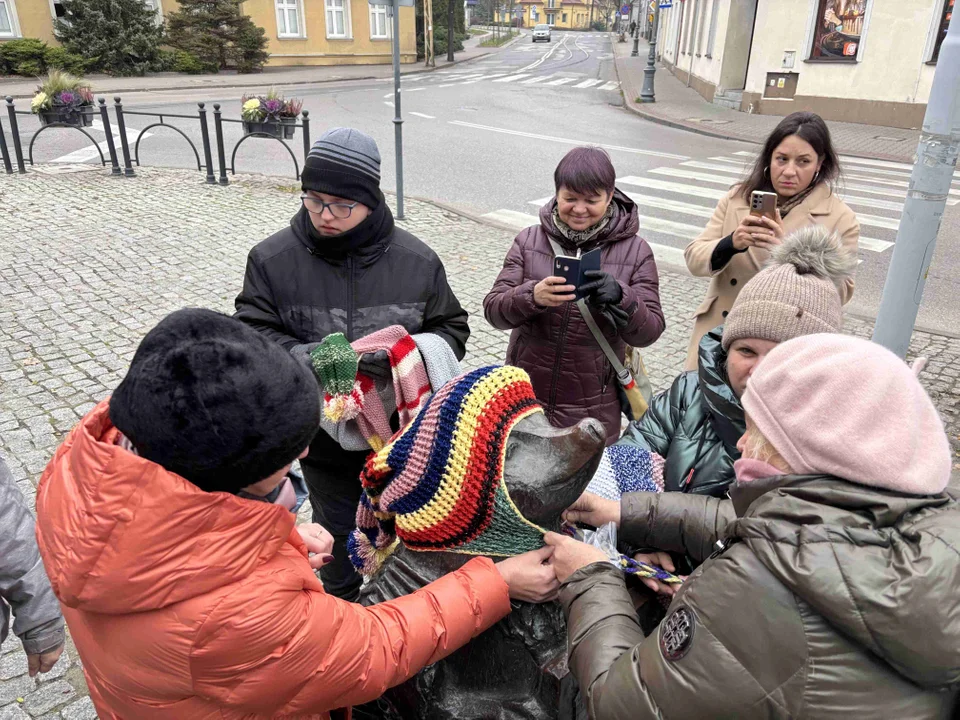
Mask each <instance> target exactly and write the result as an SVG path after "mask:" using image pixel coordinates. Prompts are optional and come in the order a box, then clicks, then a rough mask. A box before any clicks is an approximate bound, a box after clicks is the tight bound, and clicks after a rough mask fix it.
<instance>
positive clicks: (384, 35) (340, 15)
mask: <svg viewBox="0 0 960 720" xmlns="http://www.w3.org/2000/svg"><path fill="white" fill-rule="evenodd" d="M144 1H145V2H146V3H147V5H149V6H150V7H153V8H154V9H156V11H157V13H159V14H166V13H169V12H173V11H175V10H176V9H177V3H176V0H144ZM240 7H241V8H242V9H243V12H245V13H246V14H247V15H249V16H250V17H251V19H252V20H253V21H254V22H255V23H256V24H257V25H259V26H260V27H262V28H263V29H264V30H266V32H267V38H268V39H269V41H270V43H269V45H268V46H267V51H268V52H269V53H270V59H269V60H268V61H267V64H268V65H272V66H279V65H371V64H378V63H390V62H391V43H390V38H391V35H392V33H393V24H392V18H390V17H389V15H388V13H387V6H386V5H371V4H370V3H369V2H367V0H245V2H243V3H242V4H241V6H240ZM62 15H63V6H62V5H61V3H60V2H59V0H0V41H3V40H10V39H13V38H39V39H41V40H43V41H45V42H48V43H50V44H51V45H56V44H57V41H56V39H55V38H54V36H53V19H54V18H55V17H60V16H62ZM416 43H417V40H416V20H415V18H414V9H413V8H412V7H403V8H400V61H401V62H404V63H412V62H416V60H417V45H416Z"/></svg>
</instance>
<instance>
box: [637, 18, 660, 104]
mask: <svg viewBox="0 0 960 720" xmlns="http://www.w3.org/2000/svg"><path fill="white" fill-rule="evenodd" d="M659 30H660V2H659V0H658V1H657V7H656V10H654V11H653V29H652V30H651V31H650V52H649V53H647V66H646V67H645V68H644V69H643V89H641V90H640V102H644V103H652V102H656V101H657V94H656V91H655V90H654V82H653V76H654V74H655V73H656V72H657V66H656V63H657V35H658V34H659Z"/></svg>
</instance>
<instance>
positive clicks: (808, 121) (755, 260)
mask: <svg viewBox="0 0 960 720" xmlns="http://www.w3.org/2000/svg"><path fill="white" fill-rule="evenodd" d="M839 173H840V164H839V160H838V159H837V155H836V153H835V152H834V150H833V143H832V142H831V140H830V131H829V130H827V125H826V123H824V122H823V120H822V119H821V118H820V116H819V115H815V114H813V113H807V112H798V113H793V114H792V115H789V116H787V117H785V118H784V119H783V120H782V121H781V122H780V124H779V125H777V127H776V128H775V129H774V131H773V132H772V133H771V134H770V136H769V137H768V138H767V141H766V143H764V146H763V150H762V151H761V153H760V154H759V155H758V156H757V160H756V162H755V163H754V166H753V170H752V171H751V173H750V176H749V177H748V178H747V179H746V180H745V181H744V182H742V183H740V184H738V185H736V186H734V188H733V189H731V190H730V192H729V193H727V195H726V197H724V198H722V199H721V200H720V202H719V203H718V204H717V209H716V210H715V211H714V213H713V217H712V218H710V222H709V223H707V227H706V228H705V229H704V231H703V232H702V233H701V234H700V236H699V237H698V238H697V239H696V240H694V241H693V242H691V243H690V244H689V245H687V247H686V250H684V257H685V258H686V261H687V267H688V268H689V269H690V272H691V273H692V274H693V275H696V276H698V277H710V278H711V280H710V287H709V288H708V290H707V296H706V298H705V299H704V301H703V302H702V303H701V304H700V307H698V308H697V310H696V312H695V313H694V319H695V324H694V327H693V336H692V337H691V338H690V346H689V348H688V350H687V362H686V367H685V369H686V370H695V369H696V368H697V349H698V346H699V345H700V339H701V338H702V337H703V336H704V335H705V334H706V333H707V332H709V331H710V330H712V329H713V328H715V327H717V326H718V325H722V324H723V322H724V320H725V319H726V317H727V313H728V312H729V311H730V308H731V307H732V306H733V301H734V300H736V299H737V293H739V292H740V288H742V287H743V285H744V284H745V283H746V282H747V281H748V280H749V279H750V278H752V277H753V276H754V275H756V274H757V273H758V272H759V271H760V270H761V269H762V268H763V266H764V264H765V263H766V261H767V258H768V257H769V256H770V248H772V247H773V246H774V245H779V244H780V243H781V242H782V241H783V238H784V237H785V236H786V235H788V234H790V233H791V232H793V231H794V230H798V229H800V228H802V227H804V226H807V225H812V224H816V225H823V226H824V227H826V228H828V229H830V230H833V231H835V232H836V233H837V234H839V235H840V237H841V239H842V241H843V244H844V246H845V247H847V248H848V249H849V250H850V251H851V252H853V253H854V254H855V253H856V251H857V241H858V239H859V237H860V224H859V223H858V222H857V217H856V215H855V214H854V212H853V210H851V209H850V208H849V207H847V205H846V204H845V203H844V202H843V201H842V200H841V199H840V198H838V197H837V196H836V195H834V194H833V190H832V189H831V183H832V182H833V181H834V180H835V179H836V178H837V176H838V175H839ZM755 190H760V191H765V192H775V193H777V220H776V221H774V220H770V219H768V218H764V217H756V216H753V215H751V214H750V195H751V193H753V192H754V191H755ZM840 296H841V299H842V302H843V303H844V304H846V303H847V302H848V301H849V300H850V298H851V297H852V296H853V278H852V277H851V278H849V279H848V280H846V281H845V283H844V286H843V287H842V288H841V289H840Z"/></svg>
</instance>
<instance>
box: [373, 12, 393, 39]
mask: <svg viewBox="0 0 960 720" xmlns="http://www.w3.org/2000/svg"><path fill="white" fill-rule="evenodd" d="M389 28H390V21H389V19H388V18H387V6H386V5H371V6H370V38H371V39H372V40H387V39H389V38H390V30H389Z"/></svg>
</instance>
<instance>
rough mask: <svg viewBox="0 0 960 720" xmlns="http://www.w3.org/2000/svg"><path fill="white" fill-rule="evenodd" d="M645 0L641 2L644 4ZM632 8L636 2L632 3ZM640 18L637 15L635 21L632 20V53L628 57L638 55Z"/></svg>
mask: <svg viewBox="0 0 960 720" xmlns="http://www.w3.org/2000/svg"><path fill="white" fill-rule="evenodd" d="M645 1H646V0H643V2H645ZM633 4H634V6H636V4H637V0H634V2H633ZM638 20H640V16H639V15H638V16H637V18H636V20H634V21H633V22H634V25H633V52H631V53H630V57H637V56H639V55H640V23H639V22H638Z"/></svg>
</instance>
